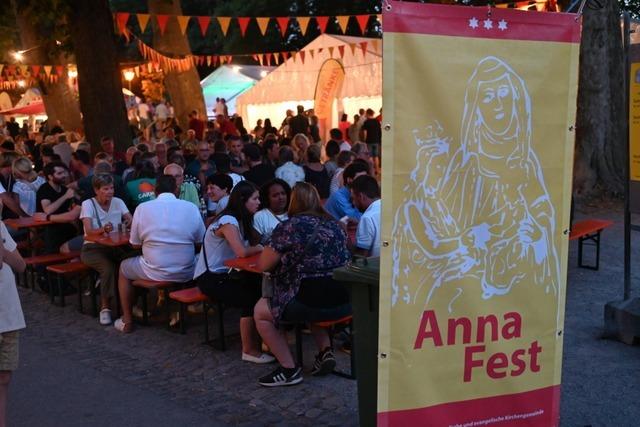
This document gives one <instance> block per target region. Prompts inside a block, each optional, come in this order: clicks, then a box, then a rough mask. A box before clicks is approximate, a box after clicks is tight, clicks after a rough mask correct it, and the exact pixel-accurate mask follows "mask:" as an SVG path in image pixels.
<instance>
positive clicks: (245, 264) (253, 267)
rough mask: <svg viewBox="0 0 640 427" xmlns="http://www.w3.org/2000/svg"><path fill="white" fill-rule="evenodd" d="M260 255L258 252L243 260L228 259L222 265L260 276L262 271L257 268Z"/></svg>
mask: <svg viewBox="0 0 640 427" xmlns="http://www.w3.org/2000/svg"><path fill="white" fill-rule="evenodd" d="M260 254H261V252H258V253H257V254H253V255H251V256H248V257H244V258H233V259H228V260H226V261H225V262H224V265H225V266H227V267H230V268H235V269H237V270H243V271H248V272H250V273H257V274H262V270H260V269H259V268H258V259H259V258H260Z"/></svg>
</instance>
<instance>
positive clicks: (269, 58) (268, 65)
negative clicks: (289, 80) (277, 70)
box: [267, 52, 273, 67]
mask: <svg viewBox="0 0 640 427" xmlns="http://www.w3.org/2000/svg"><path fill="white" fill-rule="evenodd" d="M272 57H273V53H271V52H269V53H267V67H271V58H272Z"/></svg>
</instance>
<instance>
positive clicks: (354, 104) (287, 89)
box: [237, 34, 382, 126]
mask: <svg viewBox="0 0 640 427" xmlns="http://www.w3.org/2000/svg"><path fill="white" fill-rule="evenodd" d="M381 45H382V44H381V42H380V40H379V39H372V38H365V37H351V36H339V35H332V34H323V35H321V36H319V37H318V38H316V39H315V40H314V41H312V42H311V43H309V44H308V45H307V46H305V47H304V49H302V51H300V52H298V54H297V55H296V57H295V58H293V57H292V58H289V59H287V61H285V62H284V63H283V64H282V65H280V66H279V67H278V68H277V69H276V70H274V71H273V72H272V73H271V74H269V75H268V76H267V77H265V78H264V79H262V80H261V81H260V82H259V83H257V84H256V85H255V86H254V87H253V88H251V89H249V90H247V91H246V92H245V93H243V94H242V95H240V96H239V97H238V99H237V110H238V112H239V113H240V114H241V115H242V116H243V117H244V118H245V123H251V124H253V123H255V121H256V120H258V119H264V118H271V120H272V122H273V124H274V125H277V124H279V122H280V120H281V119H282V118H284V116H285V112H286V110H287V109H293V110H294V111H295V106H296V105H297V104H301V105H304V106H305V107H306V108H312V107H313V100H314V96H315V88H316V82H317V80H318V73H319V71H320V68H321V67H322V64H323V63H324V62H325V61H326V60H327V59H330V58H332V57H333V58H334V59H337V60H339V61H340V62H341V63H342V65H343V67H344V70H345V79H344V82H343V84H342V88H341V91H340V92H339V93H338V94H337V96H336V98H337V102H336V103H335V105H334V113H335V114H334V116H336V117H334V118H332V120H331V123H328V125H330V126H336V125H337V121H338V117H337V114H338V112H341V111H344V112H347V113H350V114H353V113H357V111H358V108H373V109H374V110H377V109H379V108H380V107H381V105H382V48H381ZM363 48H364V52H363ZM302 52H304V53H302ZM365 52H366V54H365ZM302 55H304V62H303V61H302ZM350 118H352V117H350Z"/></svg>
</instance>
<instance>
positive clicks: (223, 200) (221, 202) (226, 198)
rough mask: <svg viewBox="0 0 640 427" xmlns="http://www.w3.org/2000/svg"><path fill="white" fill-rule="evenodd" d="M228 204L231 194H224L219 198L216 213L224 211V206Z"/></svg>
mask: <svg viewBox="0 0 640 427" xmlns="http://www.w3.org/2000/svg"><path fill="white" fill-rule="evenodd" d="M228 204H229V196H224V197H222V198H221V199H220V200H218V202H217V203H216V208H215V212H216V215H218V214H219V213H220V212H222V211H223V210H224V208H226V207H227V205H228Z"/></svg>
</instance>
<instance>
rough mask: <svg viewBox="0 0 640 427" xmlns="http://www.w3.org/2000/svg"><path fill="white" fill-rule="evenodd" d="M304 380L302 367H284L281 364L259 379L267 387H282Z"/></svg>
mask: <svg viewBox="0 0 640 427" xmlns="http://www.w3.org/2000/svg"><path fill="white" fill-rule="evenodd" d="M301 382H302V368H283V367H282V366H279V367H278V368H277V369H276V370H275V371H273V372H271V373H270V374H269V375H265V376H264V377H261V378H259V379H258V384H260V385H263V386H265V387H280V386H285V385H294V384H298V383H301Z"/></svg>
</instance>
